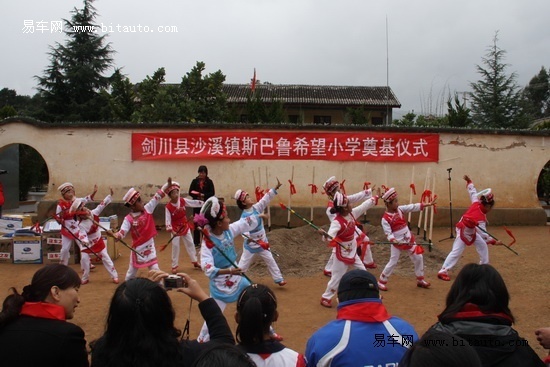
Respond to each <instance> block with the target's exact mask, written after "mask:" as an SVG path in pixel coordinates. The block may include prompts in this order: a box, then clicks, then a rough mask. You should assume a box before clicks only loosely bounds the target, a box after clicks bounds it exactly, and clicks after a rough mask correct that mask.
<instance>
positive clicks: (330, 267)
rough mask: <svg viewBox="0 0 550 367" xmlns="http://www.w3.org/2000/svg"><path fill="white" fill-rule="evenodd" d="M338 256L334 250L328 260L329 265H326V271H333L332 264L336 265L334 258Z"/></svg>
mask: <svg viewBox="0 0 550 367" xmlns="http://www.w3.org/2000/svg"><path fill="white" fill-rule="evenodd" d="M335 254H336V250H335V249H334V248H333V249H332V252H331V253H330V257H329V258H328V261H327V264H326V265H325V271H332V264H334V256H336V255H335Z"/></svg>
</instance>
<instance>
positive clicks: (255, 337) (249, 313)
mask: <svg viewBox="0 0 550 367" xmlns="http://www.w3.org/2000/svg"><path fill="white" fill-rule="evenodd" d="M277 316H278V314H277V299H276V298H275V294H274V293H273V291H272V290H271V289H270V288H269V287H267V286H265V285H263V284H252V285H249V286H248V287H246V288H245V289H244V290H243V291H242V293H241V294H240V296H239V299H238V300H237V322H238V324H237V331H236V336H237V342H238V343H240V344H243V345H254V344H259V343H261V342H263V340H264V335H266V334H268V333H269V327H270V326H271V324H272V322H273V321H275V320H276V318H277Z"/></svg>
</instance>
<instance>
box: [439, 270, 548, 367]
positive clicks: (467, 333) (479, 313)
mask: <svg viewBox="0 0 550 367" xmlns="http://www.w3.org/2000/svg"><path fill="white" fill-rule="evenodd" d="M509 301H510V294H509V293H508V288H507V287H506V284H505V283H504V279H502V276H501V275H500V274H499V272H498V271H497V270H496V269H495V268H494V267H493V266H491V265H489V264H467V265H465V266H464V267H463V268H462V270H461V271H460V273H459V274H458V275H457V277H456V279H455V281H454V283H453V285H452V286H451V289H450V290H449V293H448V294H447V299H446V307H445V309H444V310H443V312H441V314H440V315H439V316H438V319H439V322H438V323H436V324H435V325H434V326H432V329H435V330H439V331H445V332H448V333H451V334H453V335H458V336H460V337H461V338H464V339H466V341H467V342H468V344H470V345H471V346H473V347H474V349H475V350H476V352H477V354H478V355H479V358H480V359H481V363H482V365H483V366H484V367H487V366H491V367H508V366H510V367H511V366H522V367H538V366H541V367H543V366H544V363H543V362H542V361H541V359H540V358H539V357H538V356H537V354H536V353H535V351H534V350H533V349H532V348H531V347H530V346H529V344H528V342H527V341H526V340H525V339H523V338H521V337H520V336H519V335H518V332H517V331H516V330H514V329H513V327H512V325H513V323H514V321H515V320H514V316H513V315H512V311H510V308H509Z"/></svg>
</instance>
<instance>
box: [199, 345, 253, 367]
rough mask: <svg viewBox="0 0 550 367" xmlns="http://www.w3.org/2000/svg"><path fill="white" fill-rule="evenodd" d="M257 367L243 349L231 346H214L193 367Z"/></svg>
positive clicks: (203, 353)
mask: <svg viewBox="0 0 550 367" xmlns="http://www.w3.org/2000/svg"><path fill="white" fill-rule="evenodd" d="M226 366H231V367H257V366H256V363H254V361H253V360H252V359H251V358H250V357H249V356H248V354H246V353H245V352H243V351H242V350H241V349H239V348H238V347H237V346H235V345H231V344H214V345H212V346H211V347H210V348H208V349H206V350H204V352H202V353H201V354H200V355H199V357H198V358H197V359H196V360H195V363H194V364H193V367H226Z"/></svg>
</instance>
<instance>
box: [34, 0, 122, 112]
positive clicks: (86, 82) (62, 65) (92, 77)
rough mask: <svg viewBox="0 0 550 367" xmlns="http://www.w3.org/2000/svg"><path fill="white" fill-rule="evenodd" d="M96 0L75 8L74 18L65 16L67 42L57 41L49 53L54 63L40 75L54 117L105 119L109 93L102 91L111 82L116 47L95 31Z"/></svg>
mask: <svg viewBox="0 0 550 367" xmlns="http://www.w3.org/2000/svg"><path fill="white" fill-rule="evenodd" d="M92 2H93V0H84V7H83V8H82V9H77V8H74V9H73V11H72V12H71V13H72V17H71V20H67V19H64V20H63V21H64V25H65V27H64V31H63V33H64V34H65V36H66V37H67V41H66V42H65V44H64V45H61V44H59V43H57V44H56V45H55V47H50V52H49V53H48V55H49V58H50V66H48V68H46V69H45V70H44V75H43V76H41V77H39V76H37V77H36V78H37V79H38V85H39V88H38V90H39V91H40V93H41V94H42V96H43V97H44V100H45V103H46V105H45V108H46V111H47V112H48V113H49V114H50V115H51V120H57V121H59V120H76V121H97V120H100V119H104V118H105V116H104V115H102V111H105V108H104V107H105V106H104V105H105V104H106V103H107V100H106V97H105V95H104V94H102V93H101V91H102V90H104V89H105V88H107V87H108V86H109V83H110V78H109V77H106V76H104V73H105V72H106V71H107V70H109V69H110V68H111V67H112V64H113V59H112V54H113V52H114V51H113V50H112V49H111V46H110V44H108V43H106V40H105V37H106V36H105V35H103V36H100V35H98V33H97V32H96V31H95V30H97V29H98V26H97V24H95V18H96V17H97V13H96V11H95V8H94V7H93V6H92Z"/></svg>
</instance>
